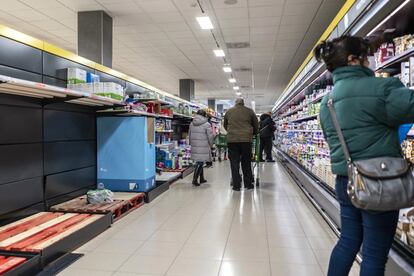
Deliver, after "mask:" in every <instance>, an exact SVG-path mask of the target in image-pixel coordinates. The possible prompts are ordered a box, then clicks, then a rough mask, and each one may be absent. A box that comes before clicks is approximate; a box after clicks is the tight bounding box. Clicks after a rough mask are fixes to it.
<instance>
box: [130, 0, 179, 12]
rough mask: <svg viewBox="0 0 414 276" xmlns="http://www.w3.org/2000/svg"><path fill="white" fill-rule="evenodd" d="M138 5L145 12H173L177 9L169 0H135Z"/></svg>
mask: <svg viewBox="0 0 414 276" xmlns="http://www.w3.org/2000/svg"><path fill="white" fill-rule="evenodd" d="M137 3H138V5H139V6H140V7H142V9H143V10H144V11H145V12H147V13H152V12H154V11H157V12H175V11H177V9H176V8H175V6H174V4H173V3H172V2H171V1H170V0H147V1H137Z"/></svg>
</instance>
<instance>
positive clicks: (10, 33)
mask: <svg viewBox="0 0 414 276" xmlns="http://www.w3.org/2000/svg"><path fill="white" fill-rule="evenodd" d="M0 36H4V37H6V38H9V39H12V40H15V41H18V42H21V43H23V44H26V45H29V46H31V47H34V48H37V49H40V50H43V51H45V52H48V53H51V54H53V55H56V56H59V57H62V58H65V59H68V60H71V61H74V62H76V63H79V64H82V65H85V66H87V67H90V68H91V69H95V70H98V71H101V72H103V73H106V74H109V75H112V76H115V77H118V78H120V79H123V80H125V81H128V82H131V83H134V84H136V85H139V86H142V87H144V88H146V89H148V90H152V91H154V92H157V93H159V94H162V95H164V96H167V97H170V98H173V99H176V100H178V101H182V102H187V101H186V100H184V99H181V98H179V97H177V96H175V95H173V94H170V93H168V92H165V91H162V90H160V89H158V88H156V87H154V86H152V85H149V84H147V83H145V82H143V81H140V80H137V79H136V78H133V77H130V76H128V75H126V74H124V73H122V72H119V71H117V70H114V69H112V68H109V67H106V66H104V65H102V64H99V63H96V62H94V61H91V60H89V59H87V58H84V57H81V56H78V55H77V54H75V53H72V52H70V51H67V50H65V49H62V48H60V47H58V46H56V45H53V44H50V43H48V42H46V41H42V40H40V39H37V38H34V37H32V36H29V35H26V34H24V33H22V32H19V31H16V30H14V29H12V28H9V27H7V26H4V25H1V24H0Z"/></svg>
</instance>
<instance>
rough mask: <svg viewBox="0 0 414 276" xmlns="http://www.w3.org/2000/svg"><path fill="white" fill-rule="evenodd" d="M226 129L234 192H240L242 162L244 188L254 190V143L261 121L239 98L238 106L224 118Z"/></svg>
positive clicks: (230, 110)
mask: <svg viewBox="0 0 414 276" xmlns="http://www.w3.org/2000/svg"><path fill="white" fill-rule="evenodd" d="M224 128H225V129H226V130H227V145H228V149H229V159H230V164H231V175H232V179H233V190H235V191H240V188H241V181H242V180H241V177H240V173H239V172H240V162H241V166H242V171H243V180H244V187H245V188H247V189H253V188H254V185H253V184H252V182H253V174H252V165H251V161H252V141H253V135H256V134H257V133H258V131H259V121H258V120H257V116H256V114H255V113H254V111H253V110H251V109H250V108H248V107H245V106H244V100H243V99H242V98H238V99H237V100H236V105H235V106H234V107H232V108H230V109H229V110H228V111H227V112H226V115H225V116H224Z"/></svg>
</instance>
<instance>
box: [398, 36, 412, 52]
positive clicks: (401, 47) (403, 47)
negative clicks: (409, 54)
mask: <svg viewBox="0 0 414 276" xmlns="http://www.w3.org/2000/svg"><path fill="white" fill-rule="evenodd" d="M394 45H395V55H397V56H398V55H400V54H402V53H404V52H405V51H407V50H409V49H411V48H413V47H414V35H412V34H408V35H404V36H401V37H397V38H394Z"/></svg>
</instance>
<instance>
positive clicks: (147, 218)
mask: <svg viewBox="0 0 414 276" xmlns="http://www.w3.org/2000/svg"><path fill="white" fill-rule="evenodd" d="M261 166H262V172H263V173H262V186H261V187H260V189H259V190H256V191H246V192H242V193H234V192H232V191H231V189H230V188H229V178H230V172H229V165H228V163H227V162H226V163H222V164H219V163H216V164H215V165H214V168H211V169H207V170H206V177H207V179H208V180H209V184H205V185H202V186H201V187H199V188H194V187H192V185H191V179H190V178H191V176H190V177H188V178H186V179H184V180H181V181H178V182H177V183H176V184H174V185H173V186H171V189H170V191H169V192H167V193H165V194H164V195H163V196H161V197H160V198H158V199H157V200H156V201H154V202H153V203H151V204H148V205H145V206H144V207H142V208H140V209H139V210H137V211H135V212H134V213H132V214H130V215H128V216H127V217H125V218H123V219H122V220H121V221H119V222H118V223H116V224H115V225H114V226H113V227H112V228H111V229H109V230H108V231H106V232H105V233H103V234H102V235H100V236H99V237H97V238H96V239H94V240H92V241H91V242H89V243H88V244H86V245H85V246H83V247H82V248H80V249H79V250H78V251H79V252H82V253H85V256H84V257H82V258H81V259H80V260H78V261H77V262H76V263H74V264H73V265H72V266H70V267H69V268H68V269H66V270H65V271H63V272H62V273H61V274H59V275H88V276H92V275H103V276H105V275H141V276H144V275H177V276H178V275H180V276H195V275H197V276H210V275H212V276H217V275H220V276H244V275H246V276H251V275H255V276H262V275H263V276H268V275H280V276H282V275H283V276H288V275H301V276H305V275H309V276H320V275H324V274H325V273H326V272H325V270H326V266H327V262H328V258H329V253H330V250H331V249H332V247H333V245H334V242H335V237H334V236H333V234H332V233H331V230H330V229H329V228H328V226H327V224H326V223H325V222H324V221H323V220H322V219H321V218H320V216H319V214H317V212H316V211H314V209H313V207H312V206H311V205H310V203H309V202H308V201H307V199H306V198H304V197H303V194H302V192H301V191H300V190H299V189H298V188H297V186H296V184H294V183H292V181H291V180H290V179H289V177H288V176H287V175H286V174H285V172H284V171H283V169H282V168H281V167H280V165H278V164H277V163H276V164H262V165H261ZM354 270H355V271H353V275H357V274H356V269H354Z"/></svg>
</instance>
